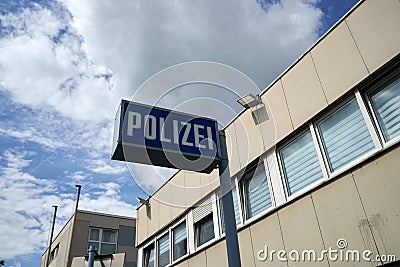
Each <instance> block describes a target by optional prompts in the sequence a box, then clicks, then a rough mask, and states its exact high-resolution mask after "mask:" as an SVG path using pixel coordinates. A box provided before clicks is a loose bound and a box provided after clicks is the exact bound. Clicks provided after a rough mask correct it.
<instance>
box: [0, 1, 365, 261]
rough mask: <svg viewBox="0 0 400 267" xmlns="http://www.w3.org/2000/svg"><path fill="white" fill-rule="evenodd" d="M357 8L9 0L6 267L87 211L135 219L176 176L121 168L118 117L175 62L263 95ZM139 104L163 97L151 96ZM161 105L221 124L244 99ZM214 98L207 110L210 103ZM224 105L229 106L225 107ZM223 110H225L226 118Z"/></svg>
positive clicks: (2, 69) (178, 100) (203, 91)
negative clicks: (220, 74) (220, 68)
mask: <svg viewBox="0 0 400 267" xmlns="http://www.w3.org/2000/svg"><path fill="white" fill-rule="evenodd" d="M357 2H358V1H357V0H335V1H330V0H220V1H211V0H204V1H183V0H170V1H164V0H151V1H150V0H117V1H107V0H82V1H75V0H56V1H54V0H52V1H50V0H0V214H2V216H1V217H0V237H1V239H2V242H1V243H2V244H1V246H0V259H5V261H6V265H5V266H15V267H17V266H18V267H19V266H24V267H30V266H39V264H40V259H41V255H42V253H43V252H44V250H45V248H46V246H47V244H48V240H49V232H50V228H51V219H52V212H53V209H52V206H53V205H58V206H59V208H58V213H57V221H56V227H55V228H56V234H57V233H58V232H59V230H60V229H61V227H62V226H63V225H64V224H65V222H66V221H67V220H68V219H69V218H70V217H71V215H72V214H73V211H74V201H75V197H76V187H75V185H76V184H80V185H82V186H83V187H82V194H81V199H80V202H79V208H80V209H83V210H92V211H98V212H104V213H112V214H119V215H125V216H133V217H135V216H136V207H137V206H138V202H137V201H136V197H137V196H140V197H143V198H146V197H147V196H148V195H149V194H151V193H152V192H154V190H156V189H157V188H158V187H160V186H161V185H162V184H163V183H164V181H165V180H166V179H168V178H169V177H170V176H171V175H172V174H173V173H174V172H175V170H172V169H165V168H157V167H151V166H144V165H139V164H126V163H123V162H114V161H111V159H110V155H111V144H112V134H113V125H114V116H115V113H116V110H117V107H118V104H119V102H120V99H122V98H124V99H132V97H133V96H134V95H135V93H137V90H138V88H140V86H141V84H142V83H143V82H145V81H146V80H147V79H148V78H149V77H151V76H152V75H154V74H156V73H157V72H160V71H162V70H163V69H165V68H167V67H170V66H173V65H175V64H179V63H184V62H190V61H212V62H218V63H222V64H226V65H228V66H231V67H233V68H235V69H237V70H239V71H241V72H243V73H244V74H246V75H247V76H248V77H249V78H251V79H252V80H253V81H254V82H255V83H256V84H257V85H258V87H259V88H260V89H261V90H263V89H264V88H266V87H267V86H268V85H269V84H270V83H271V82H272V81H273V80H274V79H275V78H276V77H277V76H278V75H279V74H280V73H282V72H283V71H284V70H285V69H286V68H287V67H289V66H290V65H291V64H292V63H293V62H294V61H295V60H296V59H297V58H298V57H300V56H301V55H302V54H303V53H304V52H305V51H306V50H307V49H308V48H309V47H310V46H312V45H313V44H314V43H315V42H316V41H317V40H318V38H320V37H321V36H322V35H323V34H324V33H325V32H326V31H327V30H328V29H329V28H331V27H332V25H334V24H335V23H336V21H338V20H339V19H340V18H341V17H342V16H343V15H344V14H345V13H346V12H347V11H348V10H349V9H351V7H353V6H354V5H355V4H356V3H357ZM141 93H142V94H141V96H142V97H143V99H141V98H140V97H139V98H138V99H135V100H137V101H143V102H146V99H145V98H146V96H149V97H154V95H152V94H154V92H152V91H151V88H150V89H147V91H144V92H141ZM156 97H157V101H158V102H157V103H158V104H159V105H160V106H163V107H166V108H171V109H177V110H181V111H187V112H192V113H196V114H200V115H203V116H208V117H213V118H216V119H218V120H219V121H221V122H222V125H223V124H225V123H227V122H228V121H229V120H231V119H232V118H233V117H234V116H235V114H237V113H238V112H240V110H241V106H240V105H238V104H237V103H236V101H235V100H236V98H237V95H235V94H232V93H230V92H228V93H227V92H226V91H224V90H223V89H221V88H218V87H215V86H210V85H187V86H183V87H180V88H178V89H177V90H173V91H171V92H169V93H168V94H167V95H165V96H162V97H161V96H156ZM204 99H207V101H208V102H207V105H205V104H204V103H205V100H204ZM221 104H222V105H221ZM221 106H223V108H221Z"/></svg>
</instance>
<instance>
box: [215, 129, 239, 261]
mask: <svg viewBox="0 0 400 267" xmlns="http://www.w3.org/2000/svg"><path fill="white" fill-rule="evenodd" d="M219 141H220V148H221V151H220V154H221V162H220V164H219V181H220V191H221V198H222V206H223V211H224V223H225V234H226V252H227V254H228V264H229V267H240V266H241V263H240V251H239V242H238V237H237V229H236V220H235V211H234V208H233V198H232V184H231V176H230V173H229V160H228V152H227V149H226V137H225V132H224V131H223V130H221V131H219Z"/></svg>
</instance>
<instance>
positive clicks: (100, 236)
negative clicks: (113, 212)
mask: <svg viewBox="0 0 400 267" xmlns="http://www.w3.org/2000/svg"><path fill="white" fill-rule="evenodd" d="M92 229H98V230H99V240H98V241H97V240H92V239H90V232H91V230H92ZM104 230H106V231H114V232H115V233H116V235H115V243H110V242H103V241H102V238H103V231H104ZM90 242H91V243H95V242H97V243H99V247H98V251H97V253H99V254H100V255H107V254H101V253H100V252H101V247H102V244H108V245H115V251H114V253H111V254H115V253H117V251H118V230H117V229H111V228H101V227H89V236H88V245H87V247H88V248H89V243H90Z"/></svg>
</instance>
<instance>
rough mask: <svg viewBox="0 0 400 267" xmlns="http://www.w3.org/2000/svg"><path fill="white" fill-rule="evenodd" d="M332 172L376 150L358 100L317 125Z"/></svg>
mask: <svg viewBox="0 0 400 267" xmlns="http://www.w3.org/2000/svg"><path fill="white" fill-rule="evenodd" d="M317 126H318V130H319V133H320V135H321V140H322V143H323V146H324V150H325V153H326V156H327V159H328V162H329V168H330V170H331V171H332V172H334V171H336V170H338V169H340V168H341V167H343V166H345V165H347V164H349V163H350V162H352V161H354V160H356V159H357V158H359V157H361V156H363V155H365V154H366V153H367V152H369V151H371V150H372V149H374V143H373V141H372V137H371V135H370V133H369V130H368V128H367V125H366V123H365V121H364V118H363V116H362V113H361V110H360V108H359V106H358V104H357V101H356V99H353V100H351V101H350V102H348V103H347V104H345V105H344V106H342V107H341V108H340V109H338V110H337V111H336V112H334V113H332V114H331V115H329V116H328V117H327V118H325V119H324V120H323V121H321V122H320V123H318V124H317Z"/></svg>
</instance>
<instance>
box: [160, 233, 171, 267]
mask: <svg viewBox="0 0 400 267" xmlns="http://www.w3.org/2000/svg"><path fill="white" fill-rule="evenodd" d="M168 264H169V234H168V233H167V234H165V235H164V236H163V237H161V238H160V239H159V240H158V266H159V267H164V266H167V265H168Z"/></svg>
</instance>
